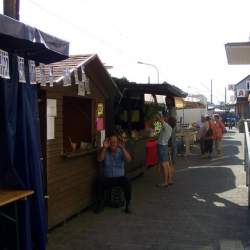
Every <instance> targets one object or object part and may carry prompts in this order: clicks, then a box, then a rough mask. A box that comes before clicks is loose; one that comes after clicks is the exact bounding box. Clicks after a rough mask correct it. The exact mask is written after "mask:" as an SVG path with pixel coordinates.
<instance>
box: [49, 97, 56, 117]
mask: <svg viewBox="0 0 250 250" xmlns="http://www.w3.org/2000/svg"><path fill="white" fill-rule="evenodd" d="M47 116H49V117H56V116H57V108H56V99H47Z"/></svg>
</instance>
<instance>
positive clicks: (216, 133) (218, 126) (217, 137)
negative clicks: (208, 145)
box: [213, 115, 225, 154]
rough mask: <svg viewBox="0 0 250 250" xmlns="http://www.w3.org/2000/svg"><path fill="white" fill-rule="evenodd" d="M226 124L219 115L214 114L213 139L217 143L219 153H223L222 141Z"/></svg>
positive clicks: (216, 147) (216, 149)
mask: <svg viewBox="0 0 250 250" xmlns="http://www.w3.org/2000/svg"><path fill="white" fill-rule="evenodd" d="M224 129H225V125H224V124H223V122H222V121H221V119H220V116H219V115H214V123H213V139H214V145H215V151H216V153H217V154H221V141H222V139H223V134H224Z"/></svg>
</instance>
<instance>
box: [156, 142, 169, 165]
mask: <svg viewBox="0 0 250 250" xmlns="http://www.w3.org/2000/svg"><path fill="white" fill-rule="evenodd" d="M157 154H158V162H160V163H161V162H164V161H168V145H161V144H157Z"/></svg>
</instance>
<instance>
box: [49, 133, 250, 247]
mask: <svg viewBox="0 0 250 250" xmlns="http://www.w3.org/2000/svg"><path fill="white" fill-rule="evenodd" d="M242 145H243V134H238V133H235V132H231V133H227V134H226V136H225V140H224V154H223V155H222V156H220V157H214V158H213V159H211V160H209V159H201V158H200V156H199V155H192V156H188V157H185V158H184V157H179V158H178V161H177V166H176V169H177V171H176V177H175V184H174V185H173V186H171V187H168V188H158V187H156V185H155V184H156V183H158V182H159V181H160V177H159V174H158V173H157V171H156V169H155V168H150V169H148V170H147V171H146V173H145V174H144V176H142V177H139V178H138V179H136V180H135V181H134V182H133V183H132V184H133V185H132V187H133V211H134V212H133V214H129V215H127V214H124V213H122V211H121V209H112V208H105V210H104V212H103V213H101V214H98V215H96V214H94V213H92V211H86V212H84V213H82V214H81V215H79V216H77V217H76V218H74V219H72V220H71V221H69V222H68V223H67V224H65V225H64V226H62V227H59V228H57V229H55V230H53V231H52V232H50V234H49V244H48V250H82V249H83V250H90V249H93V250H144V249H147V250H149V249H150V250H177V249H178V250H196V249H197V250H198V249H199V250H200V249H202V250H210V249H211V250H212V249H216V250H217V249H218V250H231V249H235V250H241V249H250V247H249V248H248V247H247V246H250V210H248V208H247V188H246V187H245V172H244V169H243V146H242ZM193 152H197V153H198V148H194V149H193ZM62 209H63V208H62Z"/></svg>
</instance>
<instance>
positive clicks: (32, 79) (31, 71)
mask: <svg viewBox="0 0 250 250" xmlns="http://www.w3.org/2000/svg"><path fill="white" fill-rule="evenodd" d="M29 76H30V84H36V64H35V61H32V60H29Z"/></svg>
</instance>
